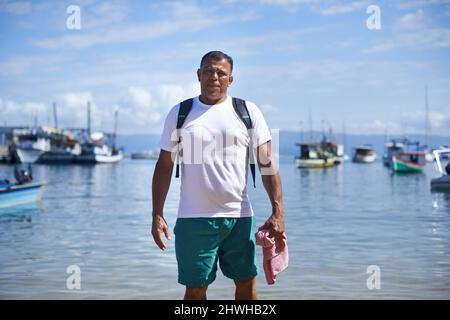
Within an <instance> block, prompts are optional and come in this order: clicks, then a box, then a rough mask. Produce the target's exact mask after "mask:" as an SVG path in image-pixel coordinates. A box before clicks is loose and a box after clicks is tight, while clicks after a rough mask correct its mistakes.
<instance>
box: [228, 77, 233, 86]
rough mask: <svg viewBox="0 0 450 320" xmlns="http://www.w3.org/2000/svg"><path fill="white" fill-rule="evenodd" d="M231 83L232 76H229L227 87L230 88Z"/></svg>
mask: <svg viewBox="0 0 450 320" xmlns="http://www.w3.org/2000/svg"><path fill="white" fill-rule="evenodd" d="M232 83H233V75H231V76H230V78H229V80H228V86H231V84H232Z"/></svg>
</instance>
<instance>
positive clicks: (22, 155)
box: [16, 148, 44, 163]
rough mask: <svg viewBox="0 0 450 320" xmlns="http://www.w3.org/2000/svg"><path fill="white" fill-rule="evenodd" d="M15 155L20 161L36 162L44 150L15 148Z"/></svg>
mask: <svg viewBox="0 0 450 320" xmlns="http://www.w3.org/2000/svg"><path fill="white" fill-rule="evenodd" d="M16 154H17V157H18V158H19V161H20V162H21V163H36V162H38V161H39V158H40V157H41V156H42V155H43V154H44V151H42V150H37V149H28V150H27V149H21V148H17V150H16Z"/></svg>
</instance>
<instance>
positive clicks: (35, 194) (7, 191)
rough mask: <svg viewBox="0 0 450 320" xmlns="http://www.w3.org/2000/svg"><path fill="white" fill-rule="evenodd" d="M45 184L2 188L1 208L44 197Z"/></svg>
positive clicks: (0, 192) (0, 194)
mask: <svg viewBox="0 0 450 320" xmlns="http://www.w3.org/2000/svg"><path fill="white" fill-rule="evenodd" d="M42 190H43V184H39V183H37V184H27V185H19V186H11V187H9V188H0V209H1V208H10V207H16V206H20V205H24V204H29V203H32V202H36V201H38V200H40V199H41V197H42Z"/></svg>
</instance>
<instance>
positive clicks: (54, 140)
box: [14, 126, 81, 163]
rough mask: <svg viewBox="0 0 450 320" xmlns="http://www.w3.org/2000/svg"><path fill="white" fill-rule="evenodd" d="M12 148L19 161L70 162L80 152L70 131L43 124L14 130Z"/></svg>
mask: <svg viewBox="0 0 450 320" xmlns="http://www.w3.org/2000/svg"><path fill="white" fill-rule="evenodd" d="M14 149H15V153H16V158H17V159H18V160H19V162H20V163H70V162H72V160H73V158H74V156H75V155H77V154H80V153H81V148H80V145H79V143H78V141H76V140H74V139H73V137H72V134H71V132H70V131H64V130H61V129H55V128H51V127H45V126H43V127H36V128H33V129H25V130H21V131H17V132H15V142H14Z"/></svg>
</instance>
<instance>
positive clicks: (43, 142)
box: [16, 137, 51, 163]
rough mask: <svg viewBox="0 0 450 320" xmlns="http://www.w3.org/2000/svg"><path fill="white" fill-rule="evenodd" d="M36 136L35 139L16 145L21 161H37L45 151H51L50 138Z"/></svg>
mask: <svg viewBox="0 0 450 320" xmlns="http://www.w3.org/2000/svg"><path fill="white" fill-rule="evenodd" d="M35 138H36V140H35V141H32V140H30V141H23V142H21V143H20V144H19V145H18V146H17V147H16V154H17V157H18V158H19V161H20V162H21V163H36V162H38V161H39V158H40V157H41V156H42V155H43V154H44V153H45V152H48V151H50V148H51V146H50V140H48V139H46V138H38V137H35Z"/></svg>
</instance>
